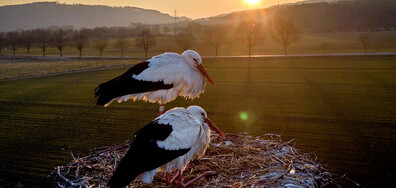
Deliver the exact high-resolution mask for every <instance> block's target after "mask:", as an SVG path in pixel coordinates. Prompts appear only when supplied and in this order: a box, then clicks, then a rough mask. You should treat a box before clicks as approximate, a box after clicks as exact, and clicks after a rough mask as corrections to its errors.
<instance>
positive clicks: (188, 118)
mask: <svg viewBox="0 0 396 188" xmlns="http://www.w3.org/2000/svg"><path fill="white" fill-rule="evenodd" d="M210 129H212V130H214V131H215V132H217V133H218V134H219V135H220V136H222V137H224V138H225V136H224V134H223V133H222V132H221V131H220V130H219V129H218V128H216V127H215V126H214V124H213V123H212V122H211V121H210V119H209V118H208V117H207V115H206V112H205V110H204V109H202V108H201V107H199V106H190V107H188V108H187V109H185V108H174V109H171V110H168V111H167V112H166V113H165V114H163V115H162V116H159V117H157V118H156V119H154V121H153V122H151V123H149V124H148V125H146V126H145V127H143V128H142V129H141V130H139V131H138V132H137V133H136V135H135V140H134V141H133V142H132V144H131V146H130V148H129V150H128V152H127V154H126V155H125V156H124V158H123V159H122V160H121V162H120V163H119V165H118V167H117V169H116V171H115V172H114V174H113V177H112V178H111V180H110V181H109V183H108V185H109V186H110V187H124V186H126V185H128V184H129V183H130V182H132V181H133V180H134V179H135V178H136V177H137V176H138V175H140V178H141V180H142V181H143V182H145V183H151V182H152V180H153V178H154V175H155V174H156V173H157V171H158V170H163V171H166V172H172V171H173V170H174V169H176V168H177V169H178V170H179V185H181V186H186V185H189V184H191V183H192V182H188V183H187V184H184V183H183V182H182V172H183V170H184V169H185V167H186V166H187V164H188V163H189V161H191V160H192V159H195V158H200V157H201V156H203V155H204V153H205V151H206V148H207V147H208V145H209V142H210ZM194 181H195V180H194Z"/></svg>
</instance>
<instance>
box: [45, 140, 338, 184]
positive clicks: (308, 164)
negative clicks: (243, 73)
mask: <svg viewBox="0 0 396 188" xmlns="http://www.w3.org/2000/svg"><path fill="white" fill-rule="evenodd" d="M226 137H227V139H222V138H221V137H219V136H217V135H216V134H212V136H211V143H210V146H209V148H208V150H207V151H206V153H205V155H204V156H203V157H202V158H201V159H199V160H194V161H191V162H190V164H189V166H188V167H187V169H186V170H185V171H184V172H183V177H184V182H187V181H188V180H191V179H193V178H194V177H196V176H198V175H200V174H201V173H203V172H205V171H217V174H215V175H212V176H207V177H205V178H203V179H201V180H200V181H198V182H195V183H194V184H192V186H193V187H323V186H325V185H328V184H335V185H337V184H336V182H335V181H334V180H333V178H332V174H331V173H329V172H328V171H327V170H326V169H325V168H324V167H323V166H322V165H321V164H319V163H318V162H316V159H312V158H311V156H310V155H308V154H301V153H299V152H298V150H297V149H296V148H294V147H293V146H292V145H291V144H292V143H293V140H291V141H289V142H283V141H282V140H281V138H280V136H279V135H274V134H266V135H263V136H259V137H251V136H247V135H244V134H230V133H228V134H226ZM128 147H129V143H128V142H127V143H124V144H122V145H119V146H113V147H102V148H95V149H94V150H92V151H91V152H90V154H89V155H87V156H85V157H81V158H80V157H75V156H74V155H73V153H71V152H69V153H70V155H71V156H72V157H73V161H72V162H71V163H70V164H68V165H66V166H58V167H56V168H55V171H54V172H52V173H51V174H50V175H49V176H50V177H51V178H52V179H53V182H55V184H56V185H57V186H58V187H106V183H107V182H108V180H109V179H110V177H111V175H112V173H113V172H114V170H115V168H116V166H117V164H118V162H119V161H120V160H121V158H122V157H123V156H124V155H125V153H126V151H127V150H128ZM173 174H176V171H175V172H174V173H173ZM153 185H155V186H156V187H177V183H176V181H175V182H174V183H173V184H172V185H167V184H166V183H165V173H164V172H158V173H157V175H156V176H155V177H154V180H153V182H152V183H151V184H144V183H142V182H141V181H140V180H139V179H138V178H137V179H135V180H134V181H133V182H132V183H131V184H130V185H129V186H130V187H152V186H153Z"/></svg>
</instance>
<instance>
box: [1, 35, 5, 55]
mask: <svg viewBox="0 0 396 188" xmlns="http://www.w3.org/2000/svg"><path fill="white" fill-rule="evenodd" d="M4 45H5V38H4V33H0V54H1V52H2V50H3V47H4Z"/></svg>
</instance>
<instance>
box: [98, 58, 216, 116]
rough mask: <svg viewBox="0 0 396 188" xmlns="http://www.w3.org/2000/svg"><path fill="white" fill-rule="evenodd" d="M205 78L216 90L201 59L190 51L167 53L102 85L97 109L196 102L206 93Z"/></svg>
mask: <svg viewBox="0 0 396 188" xmlns="http://www.w3.org/2000/svg"><path fill="white" fill-rule="evenodd" d="M205 77H206V79H208V80H209V82H210V83H212V84H213V86H215V87H216V85H215V83H214V82H213V80H212V78H211V77H210V76H209V74H208V72H207V71H206V69H205V67H204V66H203V65H202V59H201V56H200V55H199V54H198V53H197V52H195V51H193V50H187V51H185V52H183V54H182V55H179V54H177V53H164V54H161V55H158V56H155V57H153V58H151V59H149V60H147V61H145V62H142V63H139V64H136V65H134V66H133V67H132V68H130V69H129V70H128V71H126V72H125V73H124V74H122V75H121V76H118V77H116V78H114V79H112V80H110V81H108V82H105V83H102V84H100V85H99V86H98V87H97V88H96V89H95V97H97V105H99V106H105V107H106V106H108V105H109V104H110V103H112V102H113V101H118V102H123V101H127V100H129V99H133V100H144V101H148V102H152V103H157V102H158V103H159V104H160V112H159V115H161V114H162V113H163V111H164V107H163V106H164V104H165V103H167V102H170V101H172V100H174V99H175V98H176V97H177V96H183V97H185V98H189V99H194V98H196V97H199V95H200V94H201V93H202V92H204V89H205Z"/></svg>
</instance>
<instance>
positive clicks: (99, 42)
mask: <svg viewBox="0 0 396 188" xmlns="http://www.w3.org/2000/svg"><path fill="white" fill-rule="evenodd" d="M107 45H108V42H107V40H106V39H104V38H99V39H96V40H95V41H94V46H95V48H96V49H97V50H99V52H100V57H102V56H103V51H104V49H106V47H107Z"/></svg>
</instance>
